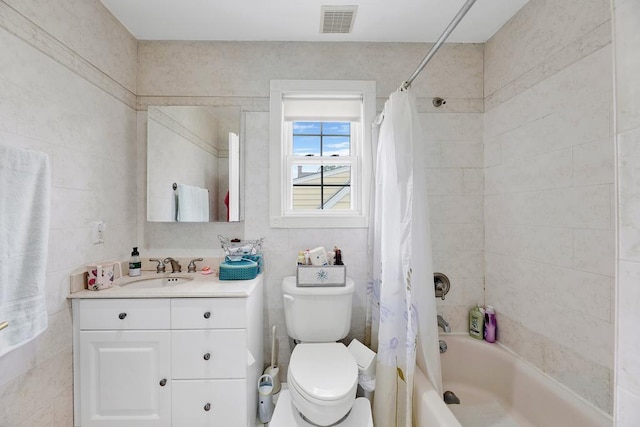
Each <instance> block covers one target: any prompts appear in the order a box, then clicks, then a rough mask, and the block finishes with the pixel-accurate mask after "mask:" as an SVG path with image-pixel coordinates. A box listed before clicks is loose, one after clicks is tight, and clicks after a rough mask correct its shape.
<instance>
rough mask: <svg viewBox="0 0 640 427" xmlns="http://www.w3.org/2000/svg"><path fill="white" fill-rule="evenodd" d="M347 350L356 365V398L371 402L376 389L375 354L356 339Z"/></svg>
mask: <svg viewBox="0 0 640 427" xmlns="http://www.w3.org/2000/svg"><path fill="white" fill-rule="evenodd" d="M348 348H349V351H350V352H351V354H352V355H353V358H354V359H356V363H357V364H358V396H362V397H366V398H367V399H369V401H372V400H373V392H374V391H375V388H376V353H375V352H374V351H373V350H371V349H370V348H369V347H367V346H366V345H364V344H362V343H361V342H360V341H358V340H356V339H354V340H352V341H351V343H350V344H349V347H348Z"/></svg>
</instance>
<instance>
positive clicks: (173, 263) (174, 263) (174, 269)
mask: <svg viewBox="0 0 640 427" xmlns="http://www.w3.org/2000/svg"><path fill="white" fill-rule="evenodd" d="M162 262H163V263H165V264H167V263H171V272H172V273H180V272H181V271H182V266H181V265H180V263H179V262H178V261H176V260H175V259H173V258H171V257H167V258H165V259H164V260H163V261H162Z"/></svg>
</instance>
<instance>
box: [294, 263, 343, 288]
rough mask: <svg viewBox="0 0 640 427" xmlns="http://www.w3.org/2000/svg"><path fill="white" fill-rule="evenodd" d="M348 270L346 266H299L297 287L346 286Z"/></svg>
mask: <svg viewBox="0 0 640 427" xmlns="http://www.w3.org/2000/svg"><path fill="white" fill-rule="evenodd" d="M346 281H347V268H346V267H345V266H344V265H321V266H315V265H309V266H305V265H299V266H298V271H297V273H296V285H297V286H302V287H324V286H345V284H346Z"/></svg>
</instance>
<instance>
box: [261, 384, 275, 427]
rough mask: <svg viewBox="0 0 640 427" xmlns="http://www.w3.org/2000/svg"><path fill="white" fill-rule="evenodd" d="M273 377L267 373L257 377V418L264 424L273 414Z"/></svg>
mask: <svg viewBox="0 0 640 427" xmlns="http://www.w3.org/2000/svg"><path fill="white" fill-rule="evenodd" d="M272 393H273V377H272V376H271V375H269V374H265V375H262V376H261V377H260V378H259V379H258V419H259V420H260V422H261V423H263V424H266V423H268V422H270V421H271V417H272V416H273V398H272Z"/></svg>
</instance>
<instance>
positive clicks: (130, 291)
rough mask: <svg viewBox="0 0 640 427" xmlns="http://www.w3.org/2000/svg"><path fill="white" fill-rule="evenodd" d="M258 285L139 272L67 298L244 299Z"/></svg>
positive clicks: (192, 275) (198, 275)
mask: <svg viewBox="0 0 640 427" xmlns="http://www.w3.org/2000/svg"><path fill="white" fill-rule="evenodd" d="M162 278H191V279H192V280H190V281H188V282H186V283H181V284H179V285H174V286H163V287H153V288H136V287H128V286H127V284H130V283H135V282H139V281H141V280H145V279H162ZM260 282H261V276H260V275H258V277H256V278H255V279H251V280H220V279H219V278H218V277H217V276H215V275H214V274H209V275H204V274H202V273H200V272H197V273H161V274H158V273H155V272H151V271H143V272H142V275H141V276H139V277H129V276H124V277H122V278H118V279H116V280H115V281H114V282H113V283H114V285H113V287H111V288H109V289H103V290H100V291H90V290H87V289H83V290H81V291H78V292H73V293H71V294H69V296H68V297H67V298H70V299H75V298H80V299H82V298H93V299H96V298H106V299H109V298H246V297H248V296H250V295H251V294H252V293H253V291H254V290H255V289H256V287H257V286H258V285H259V283H260Z"/></svg>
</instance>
